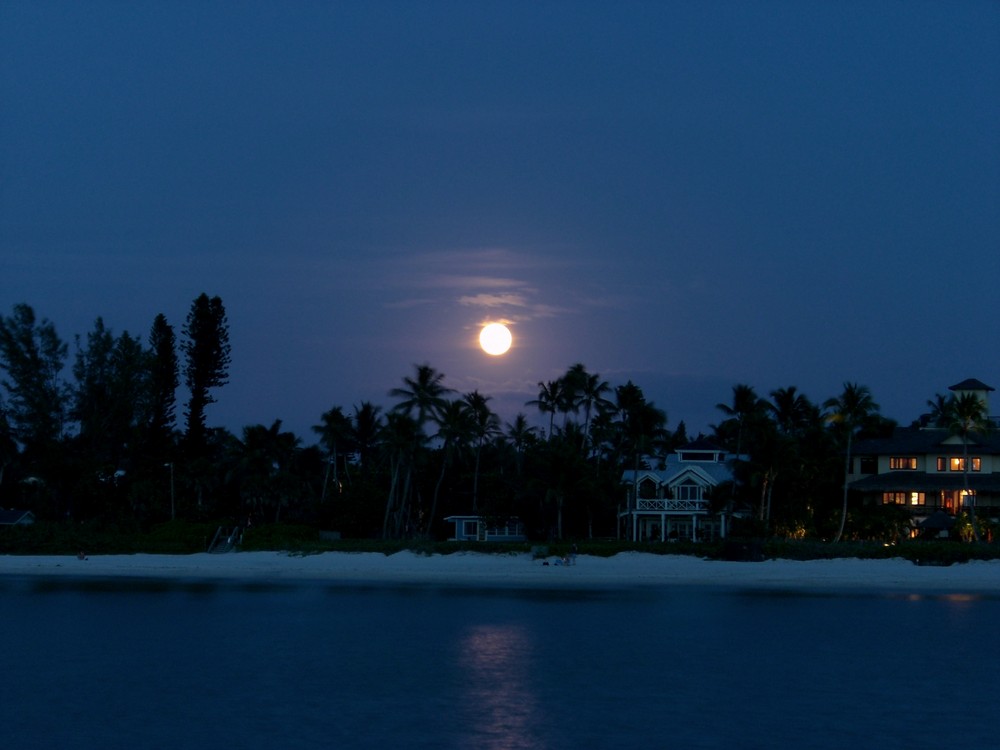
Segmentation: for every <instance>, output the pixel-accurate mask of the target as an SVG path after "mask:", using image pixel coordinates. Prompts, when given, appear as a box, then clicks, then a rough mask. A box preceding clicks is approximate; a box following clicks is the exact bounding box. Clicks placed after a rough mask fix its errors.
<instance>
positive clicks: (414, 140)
mask: <svg viewBox="0 0 1000 750" xmlns="http://www.w3.org/2000/svg"><path fill="white" fill-rule="evenodd" d="M998 282H1000V3H997V2H987V1H983V2H962V1H961V0H950V1H948V2H945V1H944V0H940V1H938V2H919V1H913V2H903V1H902V0H899V1H896V2H888V1H884V2H883V1H881V0H858V1H857V2H851V1H850V0H837V1H833V0H831V1H830V2H808V0H787V1H785V2H776V1H771V2H769V1H766V0H761V1H759V2H746V1H745V0H739V1H733V2H711V1H706V2H666V1H665V2H626V3H617V2H587V1H586V0H579V1H576V2H569V1H566V2H544V1H543V2H511V1H510V0H507V1H505V2H498V3H492V2H482V1H479V0H477V1H476V2H404V1H402V0H401V1H399V2H371V1H370V0H366V1H365V2H360V1H359V2H294V1H280V2H279V1H274V2H263V1H258V2H254V1H252V0H240V1H239V2H200V1H198V2H195V1H191V2H181V1H176V2H170V1H169V0H167V1H157V2H101V1H99V0H89V1H88V2H78V1H76V0H73V1H71V2H70V1H67V2H44V1H34V0H32V1H24V2H19V1H18V0H7V1H6V2H3V3H0V313H2V314H4V315H10V314H11V311H12V308H13V306H14V305H15V304H16V303H19V302H26V303H28V304H30V305H31V306H32V307H33V308H34V309H35V311H36V313H37V314H38V315H39V316H40V317H45V318H48V319H50V320H51V321H52V322H53V323H55V325H56V328H57V330H58V332H59V334H60V335H61V336H62V337H63V338H64V339H65V340H66V341H68V342H70V343H71V344H72V342H73V337H74V336H75V335H81V336H85V335H86V333H87V332H88V331H90V330H91V329H92V328H93V324H94V321H95V319H96V318H97V317H98V316H101V317H103V319H104V322H105V324H106V325H107V326H108V327H110V328H111V329H112V330H113V332H115V333H116V334H117V333H121V332H122V331H124V330H127V331H129V332H130V333H132V334H135V335H140V336H142V338H143V339H144V340H145V339H146V338H147V337H148V333H149V329H150V326H151V324H152V322H153V318H154V317H155V316H156V315H157V313H161V312H162V313H164V314H165V315H166V316H167V319H168V321H169V322H170V323H171V324H173V325H174V327H175V329H176V331H177V333H178V335H179V334H180V330H181V328H182V326H183V324H184V320H185V317H186V315H187V312H188V310H189V309H190V305H191V302H192V300H193V299H194V298H195V297H196V296H198V294H200V293H201V292H207V293H208V294H209V295H219V296H220V297H221V298H222V300H223V302H224V304H225V307H226V310H227V312H228V317H229V323H230V336H231V343H232V367H231V370H230V384H229V385H227V386H225V387H224V388H222V389H220V390H218V391H217V392H216V394H215V395H216V396H217V398H218V403H217V404H215V405H213V406H211V407H210V408H209V411H208V422H209V424H210V425H212V424H217V425H223V426H226V427H229V428H230V429H232V430H234V431H239V430H240V429H241V428H242V427H243V426H244V425H247V424H253V423H264V424H270V423H271V422H272V421H273V420H275V419H282V420H283V421H284V424H285V426H286V428H287V429H291V430H293V431H295V432H296V433H297V434H299V435H300V436H301V437H303V438H305V439H306V441H307V442H312V441H313V439H314V436H313V434H312V432H311V430H310V427H311V425H314V424H317V423H318V422H319V419H320V415H321V414H322V413H323V412H324V411H326V410H327V409H329V408H330V407H332V406H334V405H340V406H343V407H345V411H347V412H350V411H351V407H352V406H353V405H355V404H358V403H360V402H361V401H362V400H371V401H374V402H375V403H377V404H380V405H383V406H389V405H391V404H392V403H393V400H392V399H390V398H389V396H388V391H389V390H390V389H391V388H394V387H397V386H399V385H401V383H402V378H403V376H407V375H410V374H411V373H412V372H413V366H414V365H415V364H420V363H425V362H426V363H429V364H431V365H432V366H433V367H435V368H436V369H438V370H439V371H441V372H443V373H445V376H446V384H447V385H449V386H451V387H453V388H455V389H456V390H457V391H459V392H462V393H464V392H468V391H471V390H473V389H479V390H480V391H481V392H483V393H485V394H487V395H490V396H492V397H493V401H492V402H491V405H492V406H493V407H494V408H495V409H496V410H497V411H498V412H499V413H500V415H501V417H502V418H503V419H504V420H505V421H510V420H511V419H512V418H513V416H514V415H515V413H516V412H517V411H524V412H526V413H528V414H530V415H531V416H532V418H533V419H537V413H536V412H534V411H533V410H532V409H531V408H530V407H526V406H524V402H525V401H527V400H529V399H532V398H535V397H536V396H537V393H538V388H537V383H538V381H541V380H551V379H553V378H555V377H557V376H559V375H561V374H562V373H564V372H565V371H566V369H567V368H568V367H569V366H570V365H572V364H574V363H576V362H582V363H584V364H585V365H586V367H587V369H588V370H590V371H591V372H598V373H600V374H601V375H602V376H603V377H604V378H605V379H606V380H608V381H609V382H610V383H611V384H612V385H620V384H623V383H624V382H626V381H627V380H629V379H631V380H633V382H635V383H637V384H638V385H640V386H641V387H642V388H643V390H644V391H645V393H646V395H647V397H649V398H650V399H652V400H653V401H654V402H655V403H656V405H657V406H659V407H661V408H663V409H664V410H666V411H667V413H668V415H669V423H668V426H669V427H671V428H676V426H677V424H678V422H679V421H680V420H684V421H685V422H686V423H687V426H688V429H689V432H697V431H698V430H707V429H708V426H709V425H710V424H712V423H717V422H718V421H720V419H722V418H723V416H722V415H721V413H720V412H719V411H717V410H716V408H715V405H716V403H718V402H720V401H725V402H728V401H729V400H730V396H731V388H732V386H733V385H734V384H736V383H748V384H750V385H753V386H754V387H755V388H756V389H757V391H758V393H759V394H760V395H763V396H766V395H767V394H768V392H769V391H771V390H773V389H775V388H778V387H783V386H789V385H795V386H797V387H798V388H799V389H800V390H801V391H803V392H804V393H805V394H806V395H807V396H809V397H810V398H812V399H813V400H814V401H818V402H821V401H823V400H825V399H826V398H828V397H830V396H834V395H837V394H838V393H839V391H840V390H841V387H842V384H843V382H844V381H857V382H860V383H862V384H865V385H868V386H869V387H870V388H871V390H872V394H873V396H874V398H875V400H876V401H877V402H879V403H880V404H881V406H882V411H883V413H884V414H886V415H887V416H890V417H892V418H895V419H897V420H899V421H900V422H902V423H905V424H908V423H909V422H910V421H911V420H912V419H913V418H914V417H916V416H917V415H918V414H919V413H920V412H921V411H924V410H925V404H926V401H927V400H928V399H930V398H932V397H933V396H934V394H935V393H938V392H945V389H946V388H947V386H949V385H951V384H953V383H957V382H959V381H961V380H963V379H965V378H968V377H975V378H979V379H980V380H983V381H985V382H986V383H988V384H990V385H993V386H996V387H998V388H1000V332H998V326H997V310H998V296H997V291H998ZM488 320H506V321H509V323H510V327H511V330H512V332H513V334H514V337H515V341H514V348H513V349H512V350H511V351H510V352H509V353H508V354H507V355H505V356H503V357H498V358H493V357H489V356H487V355H485V354H483V353H482V352H481V351H480V350H479V348H478V345H477V343H476V338H477V335H478V329H479V326H480V325H481V324H482V323H484V322H486V321H488ZM73 351H74V348H73V346H71V354H72V352H73ZM66 374H67V375H68V374H69V366H67V371H66ZM178 395H179V398H180V401H181V403H183V401H184V400H186V393H184V392H183V389H182V391H181V392H180V393H179V394H178ZM997 407H998V404H995V405H994V408H993V409H992V411H993V412H994V413H997V412H998V408H997ZM182 410H183V408H182V406H179V408H178V414H179V415H180V413H181V412H182ZM538 423H540V424H542V423H544V421H543V420H538Z"/></svg>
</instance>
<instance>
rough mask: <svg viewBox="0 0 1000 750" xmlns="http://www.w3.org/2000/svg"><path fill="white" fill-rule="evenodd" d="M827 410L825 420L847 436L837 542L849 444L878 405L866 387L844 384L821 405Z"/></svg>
mask: <svg viewBox="0 0 1000 750" xmlns="http://www.w3.org/2000/svg"><path fill="white" fill-rule="evenodd" d="M823 406H824V408H826V409H827V410H828V414H827V419H828V420H829V421H830V422H831V423H833V424H835V425H839V426H840V427H841V428H842V429H843V430H844V432H845V433H846V436H847V446H846V449H845V451H844V453H845V459H844V460H845V464H844V501H843V507H842V509H841V512H840V527H839V528H838V529H837V535H836V536H835V537H834V538H833V541H834V542H835V543H836V542H839V541H840V538H841V537H842V536H843V534H844V524H845V523H846V522H847V483H848V478H849V477H850V475H851V443H852V441H853V439H854V432H855V431H856V430H857V429H858V427H859V426H860V425H861V424H862V423H863V422H864V421H865V420H866V419H868V418H869V417H870V416H872V415H873V414H874V413H876V412H877V411H878V404H876V403H875V401H874V400H873V399H872V395H871V392H870V391H869V390H868V387H867V386H863V385H858V384H857V383H844V390H843V391H842V392H841V394H840V396H837V397H835V398H829V399H827V400H826V401H825V402H824V403H823Z"/></svg>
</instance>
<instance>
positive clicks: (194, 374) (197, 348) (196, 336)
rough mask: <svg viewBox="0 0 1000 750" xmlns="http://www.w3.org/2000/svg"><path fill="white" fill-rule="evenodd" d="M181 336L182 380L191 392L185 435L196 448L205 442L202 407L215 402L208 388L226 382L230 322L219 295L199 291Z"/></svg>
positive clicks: (203, 410) (189, 443)
mask: <svg viewBox="0 0 1000 750" xmlns="http://www.w3.org/2000/svg"><path fill="white" fill-rule="evenodd" d="M184 336H185V340H184V341H183V343H182V344H181V349H182V351H183V352H184V356H185V358H186V362H185V366H184V382H185V384H186V385H187V387H188V390H189V391H190V392H191V398H190V400H189V401H188V406H187V411H186V412H185V417H187V430H186V433H185V438H186V440H187V442H188V445H189V446H190V447H191V448H193V449H195V450H197V449H199V448H201V447H202V446H203V445H204V443H205V407H206V406H208V405H209V404H214V403H215V398H214V397H213V396H212V394H211V389H212V388H219V387H221V386H224V385H225V384H226V383H228V382H229V380H228V377H229V362H230V356H229V322H228V321H227V320H226V309H225V307H223V305H222V299H221V298H220V297H212V298H209V296H208V295H207V294H205V293H202V294H201V295H200V296H199V297H198V298H197V299H196V300H195V301H194V302H193V303H192V304H191V310H190V312H189V313H188V316H187V321H186V322H185V324H184Z"/></svg>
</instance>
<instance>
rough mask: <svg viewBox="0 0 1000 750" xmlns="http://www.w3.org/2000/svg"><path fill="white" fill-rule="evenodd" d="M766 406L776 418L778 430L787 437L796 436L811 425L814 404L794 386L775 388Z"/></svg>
mask: <svg viewBox="0 0 1000 750" xmlns="http://www.w3.org/2000/svg"><path fill="white" fill-rule="evenodd" d="M765 406H766V408H767V409H769V410H770V412H771V415H772V416H773V417H774V423H775V424H776V425H777V427H778V430H779V431H780V432H781V433H783V434H785V435H791V434H795V433H797V432H798V431H799V430H801V429H803V428H804V427H805V426H806V425H807V424H809V417H810V412H811V410H812V404H811V403H810V402H809V399H807V398H806V397H805V396H804V395H802V394H801V393H799V392H798V389H797V388H796V387H795V386H794V385H792V386H789V387H788V388H775V389H774V390H773V391H771V402H770V403H765Z"/></svg>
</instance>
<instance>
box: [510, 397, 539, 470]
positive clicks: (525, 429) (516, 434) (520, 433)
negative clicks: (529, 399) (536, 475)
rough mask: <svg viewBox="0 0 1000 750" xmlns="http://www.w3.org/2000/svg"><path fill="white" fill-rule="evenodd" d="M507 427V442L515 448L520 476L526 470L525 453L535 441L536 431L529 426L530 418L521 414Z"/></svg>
mask: <svg viewBox="0 0 1000 750" xmlns="http://www.w3.org/2000/svg"><path fill="white" fill-rule="evenodd" d="M506 427H507V440H508V441H509V442H510V444H511V446H512V447H513V448H514V453H515V455H516V456H517V463H516V466H517V473H518V475H520V474H521V470H522V469H523V468H524V451H525V450H526V449H527V447H528V446H529V445H531V444H532V443H533V442H534V441H535V432H536V430H535V428H534V427H532V426H531V425H529V424H528V418H527V417H526V416H524V414H521V413H520V412H519V413H518V415H517V416H516V417H514V421H513V422H508V423H507V425H506Z"/></svg>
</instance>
